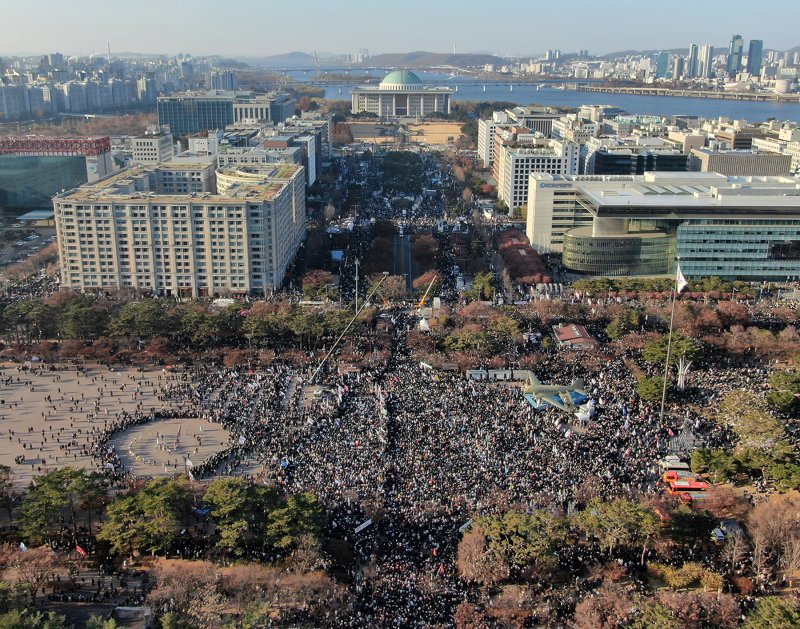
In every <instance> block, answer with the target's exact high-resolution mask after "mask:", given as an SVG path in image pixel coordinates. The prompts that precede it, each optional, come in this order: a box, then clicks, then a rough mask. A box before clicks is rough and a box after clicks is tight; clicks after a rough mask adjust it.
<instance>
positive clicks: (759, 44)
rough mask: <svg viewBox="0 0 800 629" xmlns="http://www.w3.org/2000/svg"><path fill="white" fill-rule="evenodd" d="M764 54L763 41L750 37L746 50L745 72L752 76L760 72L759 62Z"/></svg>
mask: <svg viewBox="0 0 800 629" xmlns="http://www.w3.org/2000/svg"><path fill="white" fill-rule="evenodd" d="M763 56H764V42H763V41H762V40H760V39H751V40H750V48H749V49H748V51H747V72H748V74H750V75H752V76H759V75H760V74H761V62H762V58H763Z"/></svg>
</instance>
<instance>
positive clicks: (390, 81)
mask: <svg viewBox="0 0 800 629" xmlns="http://www.w3.org/2000/svg"><path fill="white" fill-rule="evenodd" d="M381 85H384V86H385V85H392V86H394V85H422V79H421V78H419V77H418V76H417V75H416V74H414V73H413V72H411V71H409V70H394V71H393V72H389V74H387V75H386V76H385V77H383V80H382V81H381Z"/></svg>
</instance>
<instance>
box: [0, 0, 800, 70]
mask: <svg viewBox="0 0 800 629" xmlns="http://www.w3.org/2000/svg"><path fill="white" fill-rule="evenodd" d="M0 6H2V9H3V15H4V17H5V18H6V20H7V23H16V24H20V25H24V24H25V23H26V20H31V19H32V18H33V17H34V16H35V17H36V20H37V23H36V32H35V33H31V32H30V30H29V29H26V28H18V29H9V30H8V31H7V32H5V33H4V36H3V43H2V50H0V55H9V54H12V55H26V54H43V53H47V52H52V51H56V50H58V51H61V52H64V53H65V54H69V55H75V54H84V55H88V54H91V53H92V52H94V53H95V54H99V53H105V51H106V49H107V46H108V45H109V44H110V47H111V49H112V53H113V52H114V51H118V52H131V53H142V54H178V53H182V52H183V53H189V54H193V55H211V54H218V55H226V56H234V57H253V58H257V57H261V56H268V55H278V54H284V53H289V52H293V51H305V52H311V51H313V50H317V51H320V50H325V51H331V52H336V53H348V52H353V50H351V48H352V49H358V48H367V49H369V51H370V53H372V54H381V53H402V52H410V51H414V50H425V51H430V52H441V53H447V52H452V51H453V50H454V49H455V50H456V51H457V52H463V53H470V52H491V53H492V54H495V55H498V56H525V55H534V54H540V53H544V52H545V51H546V50H547V49H550V48H559V49H562V50H564V51H572V50H575V51H577V50H579V49H588V50H589V52H590V53H591V54H598V55H603V54H608V53H611V52H617V51H622V50H654V49H675V48H685V47H688V45H689V43H692V42H700V41H702V42H711V43H713V45H714V46H715V47H720V48H721V47H724V46H725V45H726V43H727V42H728V41H729V39H730V36H731V34H732V33H739V32H741V34H742V35H743V37H744V38H745V39H747V40H750V39H759V40H763V41H764V47H765V49H775V50H786V49H790V48H793V47H796V46H799V45H800V36H798V35H797V32H796V29H795V28H794V24H796V23H797V19H798V18H800V7H798V5H797V4H796V3H794V2H791V1H790V0H779V1H776V2H772V3H771V5H770V8H771V9H772V12H771V13H770V15H774V16H775V19H774V20H762V21H759V22H758V24H757V25H753V24H749V23H748V22H747V16H748V12H747V11H748V8H750V7H749V5H748V4H747V3H745V2H739V1H738V0H733V1H728V2H721V1H717V0H711V1H709V2H706V3H703V4H702V5H698V4H697V3H691V2H689V1H688V0H677V1H676V2H674V3H673V5H672V7H671V9H672V10H671V11H670V12H669V13H668V14H664V15H663V16H659V28H658V32H657V33H654V32H653V26H652V17H653V16H652V14H650V13H647V12H643V11H641V4H640V3H637V2H634V1H632V0H617V1H616V2H611V3H606V5H605V6H604V10H605V11H606V12H608V13H609V15H612V14H613V18H614V20H613V21H612V22H610V24H613V25H615V26H616V27H617V29H618V32H624V38H622V37H620V36H618V35H616V34H614V35H613V36H610V33H609V31H608V30H607V29H598V28H597V24H598V22H597V21H596V20H584V19H574V18H575V17H576V16H577V17H580V16H581V15H586V14H587V12H593V13H597V9H596V5H594V4H593V3H591V2H589V0H576V2H573V3H572V4H571V6H570V8H571V12H570V14H565V13H564V10H563V8H562V7H559V6H535V7H533V11H532V12H531V6H530V5H529V4H526V3H522V2H521V1H517V0H511V1H510V2H507V3H506V4H505V5H504V11H503V14H504V15H512V14H514V12H515V11H516V10H517V9H519V10H524V11H525V12H526V13H525V14H526V15H527V14H529V13H530V19H529V20H524V19H522V20H517V19H515V20H510V21H508V23H506V24H504V25H503V28H502V29H500V28H498V29H495V30H491V31H489V30H487V29H485V28H483V27H482V22H481V21H480V20H477V19H476V18H477V17H478V16H479V15H481V14H482V13H485V12H486V10H487V9H486V7H485V5H482V4H481V3H478V2H476V1H475V0H464V1H463V2H461V3H460V4H459V5H458V8H457V9H454V8H453V6H452V5H451V4H447V3H444V2H430V1H428V2H423V1H422V0H409V1H408V2H406V4H405V5H404V7H403V9H402V10H398V8H397V7H394V6H389V5H387V6H380V5H379V6H375V5H374V3H368V2H366V1H365V0H344V1H343V2H337V3H323V2H321V1H320V0H309V2H307V3H306V4H305V5H304V12H303V17H304V19H303V20H301V21H297V13H296V11H294V10H292V9H289V8H282V7H274V6H269V7H268V6H265V5H264V4H263V3H261V2H257V1H256V0H243V1H242V2H240V3H238V5H237V15H239V16H240V17H242V16H248V19H236V20H235V28H232V29H225V30H223V29H220V28H219V25H220V22H219V21H217V20H210V19H208V16H209V15H210V14H211V13H215V12H216V10H218V8H219V7H218V6H217V5H214V4H212V3H211V2H210V0H196V1H195V2H192V3H191V4H190V5H188V6H189V7H190V8H189V9H188V10H187V5H186V4H183V3H167V4H165V3H156V2H155V1H154V0H142V1H141V2H139V3H137V11H136V12H135V13H131V14H130V15H126V16H124V19H120V15H118V14H116V13H115V14H113V15H112V12H111V9H110V8H109V5H108V4H107V3H103V2H100V1H99V0H76V1H75V2H73V3H70V4H69V5H53V4H51V3H50V2H46V1H42V0H32V1H31V2H27V3H24V4H22V3H16V2H10V1H9V0H2V2H0ZM212 9H213V11H211V10H212ZM42 16H48V19H47V20H42V19H40V18H41V17H42ZM76 18H79V20H78V19H76ZM559 23H561V24H563V25H564V28H563V29H560V28H552V24H559ZM64 24H68V25H69V27H68V28H64ZM282 24H283V25H291V24H297V25H298V28H296V29H294V28H290V27H283V26H281V25H282ZM300 25H302V28H300ZM443 25H444V27H443ZM542 25H547V27H546V28H541V26H542ZM654 35H655V37H654ZM35 41H46V42H47V44H46V45H45V46H44V47H41V46H39V45H34V44H32V42H35ZM344 42H346V43H344Z"/></svg>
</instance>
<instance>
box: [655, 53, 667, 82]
mask: <svg viewBox="0 0 800 629" xmlns="http://www.w3.org/2000/svg"><path fill="white" fill-rule="evenodd" d="M667 74H669V52H668V51H666V50H662V51H661V52H659V53H658V56H657V57H656V78H657V79H665V78H667Z"/></svg>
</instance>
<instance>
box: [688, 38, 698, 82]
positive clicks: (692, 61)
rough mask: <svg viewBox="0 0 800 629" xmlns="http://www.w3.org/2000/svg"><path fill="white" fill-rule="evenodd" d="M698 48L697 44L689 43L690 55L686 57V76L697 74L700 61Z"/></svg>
mask: <svg viewBox="0 0 800 629" xmlns="http://www.w3.org/2000/svg"><path fill="white" fill-rule="evenodd" d="M697 53H698V49H697V44H690V45H689V56H688V57H687V59H686V76H689V77H692V76H697V62H698V55H697Z"/></svg>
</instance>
